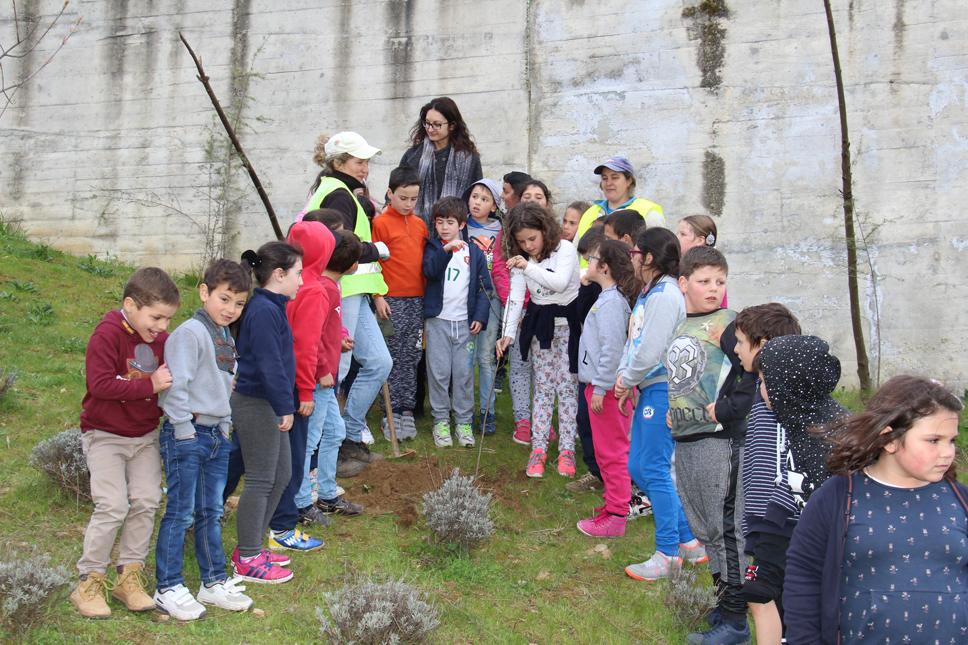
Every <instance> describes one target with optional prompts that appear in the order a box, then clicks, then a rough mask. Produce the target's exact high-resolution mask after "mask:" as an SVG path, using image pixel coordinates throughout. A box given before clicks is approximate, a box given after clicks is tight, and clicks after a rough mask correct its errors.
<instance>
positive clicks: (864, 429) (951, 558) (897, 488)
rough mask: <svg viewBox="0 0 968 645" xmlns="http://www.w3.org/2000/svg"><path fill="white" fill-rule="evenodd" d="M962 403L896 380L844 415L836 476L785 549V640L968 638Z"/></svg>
mask: <svg viewBox="0 0 968 645" xmlns="http://www.w3.org/2000/svg"><path fill="white" fill-rule="evenodd" d="M962 408H963V405H962V402H961V401H960V400H959V399H958V398H957V397H956V396H954V395H953V394H951V393H950V392H949V391H948V390H946V389H945V388H944V387H943V386H942V385H940V384H939V383H937V382H935V381H931V380H927V379H923V378H918V377H913V376H898V377H895V378H893V379H891V380H890V381H888V382H887V383H886V384H885V385H884V386H883V387H882V388H881V389H880V391H878V393H877V394H876V395H875V396H874V397H873V398H872V399H871V400H870V403H869V404H868V406H867V409H866V410H865V411H864V412H862V413H861V414H858V415H855V416H852V417H850V418H848V419H845V420H844V421H842V422H839V423H838V424H837V425H836V426H835V427H833V428H832V429H831V434H830V435H829V439H830V441H831V442H832V443H833V449H832V451H831V454H830V458H829V461H828V466H829V467H830V471H831V472H832V473H834V474H835V475H837V476H834V477H831V478H830V479H828V480H827V482H825V483H824V484H823V486H821V487H820V488H819V489H818V490H817V491H816V492H815V493H814V494H813V495H812V496H811V498H810V501H809V503H808V504H807V505H806V508H804V510H803V514H802V516H801V518H800V522H799V525H798V526H797V529H796V531H794V533H793V539H792V541H791V543H790V548H789V551H788V552H787V571H786V581H785V584H784V587H783V607H784V610H785V612H786V614H785V622H786V624H787V642H788V643H791V645H795V644H797V643H817V642H822V643H835V642H837V643H857V642H862V641H863V642H878V643H918V644H921V643H939V644H942V643H943V644H949V643H950V644H955V643H966V642H968V501H966V500H968V487H965V486H964V485H963V484H959V483H958V481H957V479H956V477H955V440H956V438H957V436H958V417H959V414H960V413H961V410H962Z"/></svg>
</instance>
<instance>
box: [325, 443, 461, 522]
mask: <svg viewBox="0 0 968 645" xmlns="http://www.w3.org/2000/svg"><path fill="white" fill-rule="evenodd" d="M450 472H451V468H450V467H448V466H444V465H441V464H440V463H439V462H438V460H437V458H436V457H433V456H425V457H419V458H415V459H412V460H404V459H383V460H380V461H375V462H373V463H372V464H370V467H369V468H367V469H366V470H364V471H363V472H362V473H361V474H360V475H359V476H357V477H353V478H352V479H341V480H340V485H342V486H343V488H345V489H346V493H347V496H348V497H349V498H350V499H352V500H353V501H354V502H358V503H360V504H363V505H364V506H366V509H367V512H373V513H392V514H394V515H396V516H397V524H399V525H400V526H412V525H413V523H414V522H416V521H417V516H418V514H419V513H418V510H417V509H418V508H419V507H420V502H421V499H422V498H423V495H424V493H426V492H427V491H430V490H434V489H436V488H439V487H440V485H441V483H443V481H444V479H446V478H447V477H449V476H450Z"/></svg>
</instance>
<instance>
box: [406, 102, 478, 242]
mask: <svg viewBox="0 0 968 645" xmlns="http://www.w3.org/2000/svg"><path fill="white" fill-rule="evenodd" d="M410 144H411V146H410V149H409V150H407V151H406V152H405V153H403V158H401V159H400V165H401V166H409V167H411V168H413V169H414V170H416V171H417V172H419V173H420V180H421V185H420V199H419V201H418V202H417V207H416V208H415V209H414V210H416V211H417V213H418V214H419V215H420V216H421V217H423V218H424V220H425V221H427V223H428V225H429V226H431V227H432V226H433V222H432V221H429V219H428V218H429V217H430V213H431V207H432V206H433V204H434V202H435V201H437V200H438V199H440V198H441V197H450V196H454V197H461V196H462V195H463V194H464V191H466V190H467V189H468V188H470V187H471V184H473V183H474V182H475V181H477V180H479V179H482V178H483V177H484V173H483V172H482V171H481V157H480V155H478V154H477V146H475V145H474V141H473V140H472V139H471V133H470V132H469V131H468V129H467V124H466V123H464V117H462V116H461V113H460V110H459V109H457V104H456V103H454V100H453V99H452V98H450V97H448V96H440V97H438V98H435V99H431V100H430V102H428V103H427V104H426V105H424V106H423V107H422V108H420V118H419V119H417V122H416V123H415V124H414V126H413V128H412V129H411V130H410Z"/></svg>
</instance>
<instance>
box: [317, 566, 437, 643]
mask: <svg viewBox="0 0 968 645" xmlns="http://www.w3.org/2000/svg"><path fill="white" fill-rule="evenodd" d="M323 599H324V600H325V602H326V606H327V609H328V610H329V612H328V615H327V612H325V611H323V610H322V609H321V608H319V607H317V608H316V617H317V618H318V619H319V622H320V626H321V627H320V631H321V632H322V634H323V636H325V637H326V638H327V639H329V640H330V642H333V643H345V644H346V645H384V644H394V645H395V644H396V643H422V642H424V641H425V640H426V639H427V636H428V635H429V634H430V632H432V631H433V630H435V629H437V626H438V625H440V619H439V615H438V612H437V608H436V607H434V606H433V605H432V604H430V603H428V602H427V601H426V600H425V599H424V594H422V593H421V592H420V591H419V590H418V589H415V588H414V587H411V586H410V585H408V584H406V583H405V582H403V581H402V580H391V581H389V582H383V583H378V582H373V581H371V580H360V581H358V582H355V583H351V584H348V585H346V586H344V587H343V588H342V589H338V590H337V591H333V592H329V593H325V594H323Z"/></svg>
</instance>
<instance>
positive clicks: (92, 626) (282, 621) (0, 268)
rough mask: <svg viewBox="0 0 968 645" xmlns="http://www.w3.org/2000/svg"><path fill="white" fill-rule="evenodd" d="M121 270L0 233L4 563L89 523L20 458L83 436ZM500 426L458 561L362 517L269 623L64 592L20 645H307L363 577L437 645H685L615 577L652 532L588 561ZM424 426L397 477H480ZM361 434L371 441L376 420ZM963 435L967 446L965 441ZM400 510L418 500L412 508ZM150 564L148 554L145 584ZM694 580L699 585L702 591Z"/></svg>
mask: <svg viewBox="0 0 968 645" xmlns="http://www.w3.org/2000/svg"><path fill="white" fill-rule="evenodd" d="M130 271H131V267H127V266H125V265H123V264H120V263H118V262H115V261H107V262H105V261H101V260H98V259H97V258H95V257H93V256H88V257H85V258H75V257H71V256H69V255H66V254H63V253H60V252H58V251H56V250H54V249H52V248H51V247H49V246H46V245H36V244H31V243H30V242H28V241H27V240H26V239H25V238H24V237H23V236H22V235H20V234H19V233H17V232H15V231H11V230H10V229H9V228H7V227H5V226H3V225H2V223H0V370H8V371H13V372H15V373H16V374H17V381H16V385H15V386H14V388H13V391H12V392H8V393H7V395H5V396H4V397H3V398H0V542H2V543H3V544H4V545H5V547H6V548H5V549H4V556H3V557H9V556H10V555H11V554H14V553H17V552H26V551H29V550H31V549H36V550H39V551H41V552H45V553H48V554H50V555H51V556H52V558H53V559H54V561H55V562H58V563H61V564H63V565H64V566H66V567H68V568H69V569H71V570H73V567H74V563H75V562H76V560H77V558H78V557H79V555H80V552H81V542H82V539H83V534H84V528H85V526H86V523H87V520H88V518H89V514H90V508H89V507H88V506H85V505H78V504H76V503H75V502H74V501H73V500H72V499H69V498H67V497H66V496H64V495H63V494H61V493H60V492H59V491H58V490H56V489H55V488H54V487H53V485H52V484H50V483H49V482H48V481H47V480H46V479H44V477H43V476H42V475H41V474H40V473H39V472H37V471H35V470H34V469H32V468H31V467H30V466H29V465H27V457H28V455H29V454H30V451H31V449H32V448H33V446H34V445H35V444H36V443H37V442H39V441H40V440H41V439H44V438H46V437H48V436H50V435H53V434H55V433H57V432H59V431H61V430H63V429H65V428H68V427H71V426H76V425H77V423H78V415H79V411H80V401H81V399H82V397H83V395H84V349H85V346H86V343H87V339H88V337H89V335H90V333H91V331H92V330H93V329H94V326H95V325H96V323H97V322H98V321H99V320H100V318H101V316H102V315H103V314H104V312H105V311H107V310H109V309H112V308H114V307H117V306H118V305H119V301H120V295H121V289H122V286H123V283H124V280H125V279H126V277H127V275H128V273H129V272H130ZM177 281H178V284H179V286H180V288H181V290H182V295H183V304H182V307H181V308H180V310H179V313H178V317H177V319H176V320H175V321H174V322H173V325H172V327H174V326H175V325H177V324H178V323H180V322H181V321H182V320H184V319H185V318H187V317H188V316H189V315H190V313H191V312H192V311H193V310H194V309H195V308H196V307H197V306H198V298H197V295H196V293H195V284H196V283H197V276H191V275H186V276H179V277H178V280H177ZM837 396H838V399H840V400H841V401H842V402H843V403H844V404H845V405H847V406H848V407H850V408H851V409H857V408H858V407H860V399H859V397H858V396H857V395H856V394H855V393H853V392H849V391H838V394H837ZM497 418H498V428H499V434H498V436H496V437H490V438H487V440H486V442H485V447H484V452H483V454H482V458H481V470H480V474H481V476H482V482H483V484H482V485H483V487H484V488H486V489H487V490H489V491H491V492H493V493H494V494H495V503H494V518H495V524H496V529H497V530H496V533H495V535H494V536H493V537H492V538H491V539H490V540H489V541H488V542H486V543H485V544H484V545H483V546H482V547H480V548H478V549H476V550H474V551H472V552H471V553H470V554H469V555H467V556H463V557H462V556H460V555H458V554H456V553H454V552H453V551H451V550H449V549H446V548H443V547H441V546H439V545H436V544H434V543H433V542H432V541H431V540H430V538H429V532H428V530H427V528H426V526H425V525H424V524H423V522H422V520H420V519H419V518H417V519H416V521H415V522H413V521H411V520H410V519H407V518H401V517H398V516H397V515H394V514H392V513H386V512H378V510H377V511H374V509H373V507H371V512H370V513H368V514H365V515H364V516H362V517H359V518H351V519H345V518H336V519H335V520H334V523H333V526H331V527H329V528H327V529H322V530H316V531H314V532H313V533H314V534H317V535H320V536H321V537H323V538H324V539H325V540H326V546H325V547H324V548H323V549H322V550H321V551H319V552H316V553H313V554H297V555H295V556H293V570H294V571H295V572H296V577H295V579H294V581H293V582H291V583H289V584H286V585H281V586H278V587H264V586H258V585H249V588H248V593H250V595H251V596H252V597H253V598H254V599H255V601H256V607H258V608H260V609H262V610H264V612H265V615H264V616H262V617H258V616H256V615H254V614H253V613H251V612H248V613H245V614H230V613H228V612H221V611H218V610H212V611H211V612H210V615H209V617H208V618H206V619H205V620H202V621H198V622H195V623H190V624H177V623H175V622H174V621H167V622H163V621H159V619H158V617H157V616H155V615H154V614H153V613H148V614H142V615H135V614H131V613H129V612H126V611H124V610H122V609H119V608H118V607H117V606H116V603H112V604H114V605H115V610H116V611H115V614H114V616H113V617H112V618H111V619H110V620H107V621H98V622H94V621H88V620H85V619H82V618H80V617H79V616H78V615H77V614H76V612H75V611H74V610H73V608H72V607H71V606H70V604H69V603H68V602H67V600H66V596H67V590H66V589H65V590H63V591H61V592H60V593H59V594H58V595H57V596H56V597H55V598H54V600H53V602H52V603H51V606H50V610H49V612H48V615H47V617H46V619H45V621H44V622H43V623H42V624H41V625H40V626H38V627H37V628H35V629H34V630H32V631H31V632H29V633H28V634H27V635H25V636H23V637H22V638H23V640H24V641H27V642H31V643H64V642H70V643H101V642H124V643H138V644H139V645H141V644H147V643H159V642H164V643H194V642H202V641H204V642H206V643H251V642H269V641H270V640H272V641H278V642H284V643H291V642H310V641H316V640H318V639H319V631H318V624H317V620H316V617H315V610H316V607H317V606H320V605H322V597H321V596H322V593H324V592H326V591H330V590H335V589H337V588H338V587H340V586H341V585H342V584H343V583H344V582H345V581H348V580H350V579H352V578H353V576H355V575H357V574H365V575H373V576H376V577H402V578H404V579H405V580H407V581H408V582H410V583H411V584H413V585H415V586H417V587H419V588H421V589H423V590H424V591H426V592H427V593H428V594H429V595H430V598H431V599H432V600H433V601H434V602H435V603H436V605H437V606H438V608H439V610H440V612H441V626H440V628H439V629H438V630H437V631H436V632H435V633H434V635H433V638H432V640H433V642H437V643H472V642H473V643H483V642H488V643H553V642H578V643H633V642H640V643H663V642H669V643H679V642H683V641H684V640H685V631H686V630H685V628H684V627H683V626H682V625H679V624H676V621H675V620H674V619H673V618H672V616H671V614H670V612H668V611H667V610H666V609H665V607H664V606H663V602H662V594H663V590H664V588H665V587H664V585H648V584H644V583H637V582H635V581H632V580H631V579H629V578H627V577H626V576H625V575H624V574H623V572H622V568H623V567H624V566H625V565H626V564H628V563H630V562H636V561H641V560H643V559H645V558H647V557H648V556H649V555H650V554H651V552H652V550H653V548H654V541H653V524H652V520H651V519H645V520H638V521H636V522H634V523H631V524H629V526H628V530H627V533H626V537H625V538H624V539H619V540H612V541H609V542H607V547H608V551H607V553H601V552H598V551H595V550H594V548H595V546H596V544H598V543H599V542H600V541H596V540H592V539H589V538H586V537H584V536H582V535H580V534H579V533H578V531H577V530H576V529H575V522H576V521H577V520H578V519H580V518H582V517H584V516H587V515H588V514H590V512H591V509H592V508H593V507H594V506H597V505H598V504H600V503H601V502H600V498H599V497H598V496H597V495H595V494H581V495H573V494H571V493H568V492H567V491H565V489H564V481H565V480H563V479H562V478H560V477H558V476H557V475H556V474H554V472H553V468H549V475H548V476H546V478H545V479H543V480H530V479H528V478H526V477H524V474H523V469H524V465H525V460H526V458H527V451H526V449H525V448H523V447H521V446H517V445H515V444H513V443H512V442H511V441H510V427H509V426H510V419H511V413H510V401H509V397H508V395H507V394H506V393H505V394H502V395H500V396H499V397H498V415H497ZM962 423H963V425H962V429H963V430H965V427H964V424H965V421H963V422H962ZM418 426H419V430H420V434H421V437H420V438H419V439H418V440H417V441H416V442H415V444H414V446H413V447H415V448H416V449H417V451H418V455H417V457H416V458H415V459H413V460H410V461H407V462H394V467H395V468H397V469H398V470H400V471H401V472H402V471H403V470H405V469H407V468H409V469H411V471H412V470H413V469H414V468H416V469H420V468H425V469H427V472H428V473H429V474H433V476H434V478H435V480H436V481H438V482H439V481H440V480H441V479H442V478H444V477H446V476H447V475H449V473H450V470H451V468H453V467H459V468H461V470H462V471H463V472H464V473H473V472H474V469H475V462H476V458H477V451H476V450H465V449H460V448H453V449H448V450H437V449H435V448H434V447H433V444H432V442H431V441H430V440H429V431H430V428H429V423H428V422H426V421H424V422H422V423H419V424H418ZM370 427H371V428H373V429H377V428H378V427H379V424H378V422H377V414H376V412H375V410H374V411H373V412H372V413H371V418H370ZM966 435H968V431H965V432H962V437H961V441H962V442H965V441H966ZM962 445H963V446H964V445H965V444H964V443H963V444H962ZM376 448H377V449H379V450H383V451H387V448H388V446H387V444H386V443H385V442H383V441H382V440H380V441H379V442H378V444H377V446H376ZM962 454H964V453H962ZM397 464H399V465H397ZM966 466H968V464H966ZM964 470H966V471H968V467H966V468H965V469H964ZM343 484H344V485H345V486H346V488H347V489H348V496H349V497H350V498H351V499H358V500H361V501H365V500H367V499H368V498H373V497H376V493H375V491H374V490H369V491H368V490H363V488H362V484H361V483H360V481H359V480H346V481H345V482H343ZM371 485H373V486H374V487H376V484H375V483H372V482H371ZM407 492H410V491H405V492H404V494H405V493H407ZM409 498H413V499H414V500H419V496H418V495H410V496H409ZM376 507H377V509H379V508H380V504H379V503H377V505H376ZM411 519H412V518H411ZM158 520H160V515H159V516H158ZM156 526H157V524H156ZM224 543H225V545H226V546H227V547H228V546H231V545H233V544H234V543H235V526H234V522H232V521H229V522H228V523H227V524H226V528H225V535H224ZM187 551H188V557H187V558H186V565H187V566H186V575H187V583H188V584H189V586H190V587H192V588H197V586H198V573H197V570H196V569H195V567H194V564H193V560H192V556H191V552H192V548H191V546H189V547H188V549H187ZM153 557H154V553H153V551H152V553H151V554H150V556H149V560H148V562H147V568H148V570H149V573H153V570H154V560H153ZM701 577H702V579H703V580H704V581H706V582H708V580H709V578H708V576H706V575H703V576H701ZM2 639H3V636H2V635H0V640H2Z"/></svg>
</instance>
